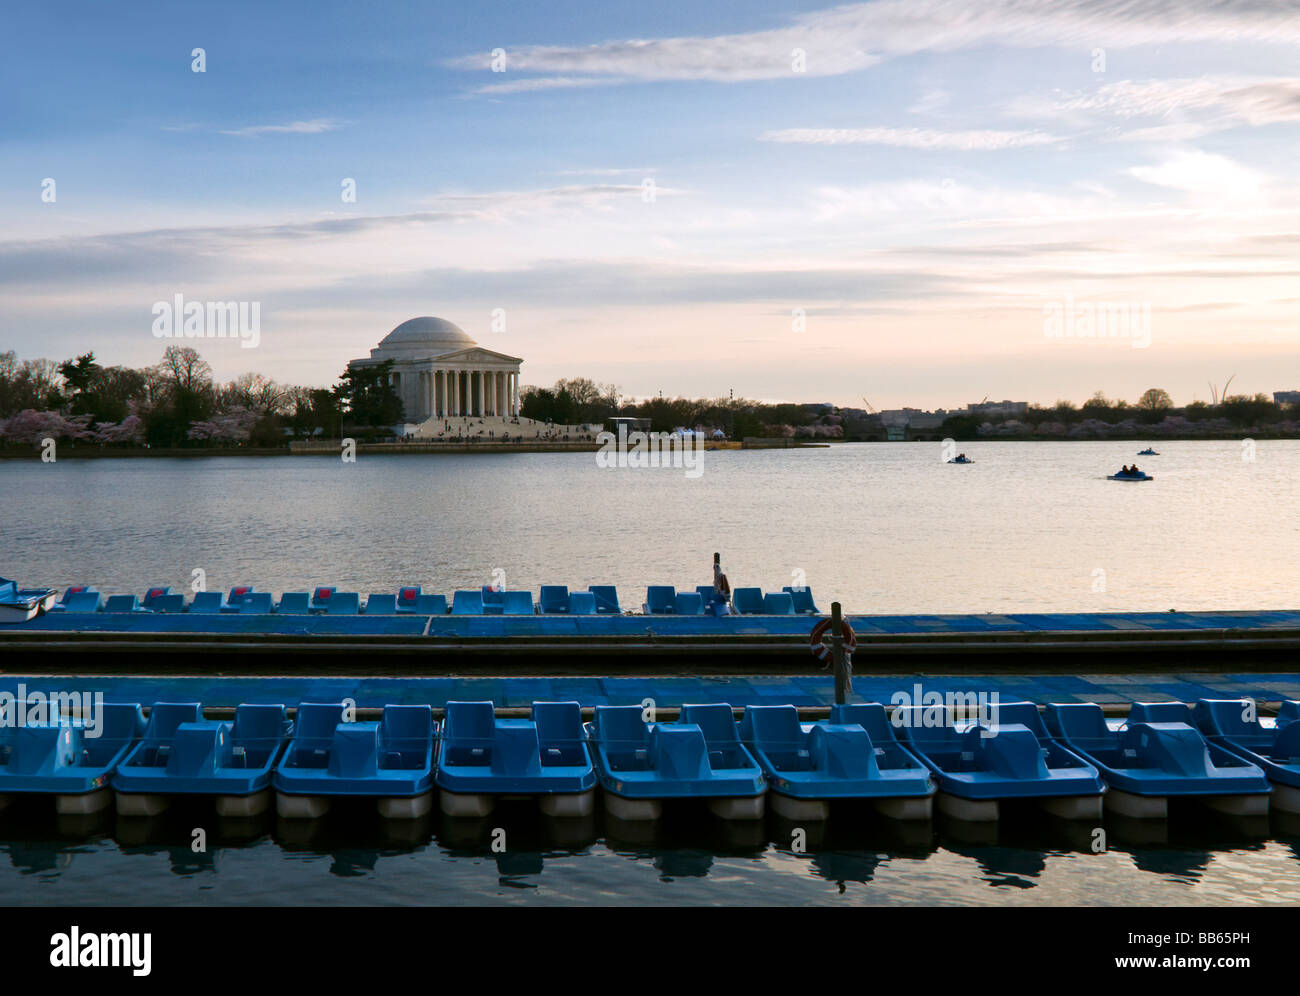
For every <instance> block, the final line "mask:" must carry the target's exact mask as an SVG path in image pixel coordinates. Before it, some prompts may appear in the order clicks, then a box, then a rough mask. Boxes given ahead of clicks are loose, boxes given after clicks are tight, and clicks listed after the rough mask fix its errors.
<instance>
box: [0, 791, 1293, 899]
mask: <svg viewBox="0 0 1300 996" xmlns="http://www.w3.org/2000/svg"><path fill="white" fill-rule="evenodd" d="M45 803H48V800H39V799H38V800H28V801H25V802H24V803H22V804H19V805H15V806H11V807H10V808H9V809H8V810H6V811H4V812H3V813H0V852H3V854H4V856H5V858H7V866H8V868H9V869H11V870H12V871H10V872H9V873H8V874H10V875H11V876H13V877H11V878H10V879H9V881H8V882H3V875H4V874H5V872H3V871H0V887H4V888H5V895H6V897H7V898H8V899H9V900H10V901H13V902H26V901H32V900H34V899H35V898H36V896H35V895H28V894H27V893H25V892H24V891H23V890H22V888H21V887H20V886H19V884H18V883H20V882H21V881H22V880H23V879H25V878H30V879H31V880H32V881H33V882H41V883H44V884H48V883H49V882H50V881H51V880H58V879H59V878H60V877H62V876H65V875H70V874H72V872H73V869H74V867H81V863H82V862H85V863H86V865H85V868H83V869H82V874H80V875H78V877H77V882H78V890H79V891H78V893H77V895H76V897H75V900H73V901H77V902H94V901H97V897H98V901H103V899H104V897H107V898H108V899H109V900H110V901H125V902H132V901H143V900H144V899H145V898H146V897H148V896H150V895H157V894H158V893H157V886H156V885H155V886H154V887H153V891H152V892H151V888H150V886H149V884H148V883H149V881H150V876H153V875H157V874H158V873H159V872H162V869H163V867H164V866H161V865H160V864H159V863H157V859H158V858H159V857H165V858H166V865H165V868H166V871H165V872H163V874H165V875H167V877H169V878H171V879H173V880H175V879H198V880H201V881H202V882H204V883H206V884H203V885H200V886H199V887H200V888H204V889H207V890H218V891H217V893H216V895H217V897H218V899H220V900H221V901H238V900H239V896H238V895H237V894H235V893H229V890H234V889H238V888H240V887H241V885H242V883H243V881H244V880H243V879H241V878H240V875H241V874H242V875H244V876H247V875H248V874H249V868H250V866H249V864H248V861H247V860H241V861H240V863H239V864H240V866H241V869H242V870H241V872H239V873H236V874H224V873H223V863H225V861H226V859H227V858H228V857H229V856H230V855H233V854H236V853H240V852H250V854H251V852H254V851H256V852H259V853H258V856H257V857H256V858H255V859H254V860H255V861H256V863H255V864H253V865H251V868H252V869H253V874H254V875H255V877H256V878H257V879H258V882H259V885H261V886H264V888H265V890H266V891H265V895H266V896H267V897H269V898H270V901H279V899H280V897H281V896H285V895H294V896H299V895H304V893H301V892H299V891H296V890H299V889H301V888H303V887H304V883H305V887H306V888H308V889H315V890H316V891H315V893H314V895H315V896H316V897H317V901H319V902H323V903H328V902H343V903H346V902H350V901H356V900H355V899H352V898H350V897H352V896H355V895H357V894H356V893H354V892H351V891H349V889H353V888H355V887H352V886H347V887H345V886H343V885H342V884H341V883H342V882H343V881H345V880H346V881H350V882H361V883H364V882H367V881H374V882H382V883H383V885H382V886H381V888H382V890H383V891H382V892H381V893H379V894H378V895H380V896H382V897H384V899H385V901H395V902H408V903H419V902H430V901H437V898H435V897H440V896H446V897H449V899H450V900H451V901H457V902H466V903H473V902H476V901H481V900H484V899H492V898H493V896H494V894H495V897H496V898H497V901H501V899H502V898H504V899H505V900H506V901H510V897H515V898H522V899H527V900H528V901H534V900H541V901H550V902H556V901H562V902H583V901H597V900H599V901H617V902H623V901H629V900H636V901H647V902H655V901H667V902H672V901H674V900H680V899H686V900H687V901H692V902H709V901H714V902H719V903H735V902H742V901H746V900H744V899H743V897H742V896H741V894H739V893H738V892H737V891H736V889H737V888H738V887H749V886H758V887H759V888H758V889H757V891H755V892H752V893H749V895H751V896H752V897H753V899H752V900H751V901H754V902H781V901H784V899H783V897H786V896H789V897H791V898H790V899H789V901H792V902H794V901H798V902H809V901H811V902H818V901H821V902H825V901H828V899H836V898H841V899H842V900H847V901H850V902H862V901H878V902H891V903H893V902H909V901H912V902H951V901H974V902H978V903H997V902H1005V901H1015V900H1014V898H1013V897H1015V896H1017V895H1026V894H1029V893H1031V892H1032V893H1034V894H1035V896H1037V895H1038V893H1039V892H1040V891H1041V893H1042V895H1041V897H1038V898H1035V899H1034V900H1032V901H1035V902H1060V901H1068V902H1079V901H1100V900H1101V897H1103V896H1116V895H1119V896H1123V897H1124V898H1125V900H1126V901H1131V902H1171V901H1172V902H1186V901H1189V900H1191V899H1192V898H1193V897H1197V896H1199V897H1209V898H1210V899H1211V900H1213V901H1261V900H1263V901H1287V900H1288V899H1290V900H1292V901H1295V900H1300V817H1292V816H1287V815H1285V814H1275V815H1274V816H1273V817H1272V818H1271V819H1270V818H1263V817H1255V818H1232V817H1227V816H1222V815H1219V814H1213V815H1211V814H1209V813H1204V812H1203V813H1199V814H1197V815H1196V818H1194V819H1193V818H1187V817H1185V816H1183V815H1181V814H1180V818H1176V819H1175V818H1171V819H1170V820H1168V821H1139V820H1129V819H1122V818H1114V817H1107V818H1106V819H1105V820H1104V821H1103V829H1104V830H1105V833H1106V840H1105V843H1106V850H1105V852H1103V853H1094V852H1093V843H1094V840H1095V838H1094V830H1095V828H1093V827H1090V826H1088V825H1086V823H1081V822H1079V823H1072V822H1069V821H1064V820H1057V819H1054V818H1048V817H1043V816H1041V815H1038V816H1035V815H1033V814H1028V813H1019V812H1015V811H1011V812H1009V813H1007V814H1004V818H1003V820H1001V821H1000V822H998V823H993V824H972V823H963V822H961V821H957V820H952V819H948V818H944V817H939V818H937V819H936V820H934V821H917V822H909V823H901V822H896V821H891V820H886V819H883V818H880V817H879V816H878V815H876V814H874V813H871V812H870V811H857V810H854V809H852V808H849V809H836V810H835V811H833V813H832V818H831V820H830V821H828V822H826V823H808V824H806V825H799V824H797V823H794V822H791V821H788V820H784V819H781V818H779V817H777V816H776V815H775V814H769V815H768V817H767V818H766V819H765V820H760V821H735V822H727V821H724V820H719V819H717V818H715V817H712V816H710V815H708V814H707V812H706V811H703V810H695V809H692V808H690V807H687V808H686V809H685V810H680V811H671V812H668V813H666V814H665V816H666V818H665V819H663V820H661V821H657V822H649V823H638V822H632V823H629V822H625V821H620V820H617V819H614V818H612V817H608V816H606V815H604V814H600V813H598V814H597V815H596V816H589V817H584V818H581V819H576V820H575V819H564V820H559V819H549V818H545V817H542V816H541V815H540V814H539V813H538V812H537V810H536V808H535V807H533V806H529V805H519V806H514V805H504V806H502V807H501V808H500V809H499V810H498V811H497V812H496V813H493V814H492V815H491V816H489V817H487V818H485V819H475V820H464V819H461V820H453V819H450V818H446V817H443V816H442V815H441V814H440V813H437V812H436V811H435V812H434V813H431V814H429V815H427V816H425V817H422V818H421V819H418V820H410V821H386V820H383V819H380V818H379V817H378V815H377V814H376V813H375V811H374V809H373V806H348V805H343V806H340V807H338V808H337V809H336V810H335V811H334V812H332V813H330V814H329V815H328V816H327V817H326V818H324V819H321V820H283V819H280V818H279V817H277V816H276V815H275V814H274V813H273V812H268V813H266V814H263V815H261V816H258V817H251V818H248V817H245V818H238V819H227V820H221V819H218V818H217V817H216V816H215V814H213V813H212V812H211V811H210V809H207V808H204V807H198V806H190V805H178V806H174V807H173V808H172V809H170V810H168V811H167V812H165V813H163V814H162V815H160V816H157V817H149V818H143V817H129V818H128V817H117V816H116V815H115V814H114V813H113V812H112V811H111V810H109V811H105V812H102V813H97V814H92V815H90V816H78V817H57V816H56V815H55V814H54V813H53V809H52V807H51V806H49V805H46V804H45ZM196 828H202V829H203V830H204V831H205V832H206V841H205V848H204V849H202V850H196V849H195V847H194V830H195V829H196ZM426 853H427V855H428V858H429V859H431V860H425V859H422V858H421V856H422V855H425V854H426ZM114 855H116V856H117V858H118V859H119V860H118V862H117V863H116V864H114V865H113V867H114V868H115V869H116V870H115V872H114V875H115V876H116V882H115V883H114V882H110V881H106V880H105V881H101V880H100V878H99V875H100V870H101V869H102V868H104V867H105V865H104V861H105V859H106V858H108V857H110V856H114ZM1117 856H1118V857H1119V858H1120V860H1119V861H1118V862H1117V861H1116V857H1117ZM121 858H126V859H128V860H131V861H134V860H135V859H146V860H145V862H144V863H133V864H129V865H127V866H126V867H127V868H129V869H131V870H130V871H129V873H124V872H122V871H121V870H120V869H121V867H122V866H121V864H120V859H121ZM412 858H414V859H416V860H414V861H412V860H411V859H412ZM1062 858H1065V859H1071V860H1073V861H1078V862H1082V863H1083V864H1084V867H1085V868H1086V869H1087V871H1088V876H1089V877H1088V882H1089V887H1088V890H1087V891H1086V892H1084V893H1082V894H1081V893H1080V890H1079V886H1078V878H1077V873H1075V874H1073V875H1071V874H1069V873H1066V872H1065V871H1064V869H1063V867H1062V865H1061V862H1060V860H1059V859H1062ZM321 859H327V860H321ZM575 859H576V860H575ZM397 860H401V862H402V863H401V865H400V869H401V871H400V874H398V875H394V874H393V871H394V870H395V867H394V868H391V869H390V868H388V867H387V866H388V865H389V864H390V863H391V862H393V861H397ZM610 861H613V862H615V864H614V865H610V864H608V862H610ZM268 862H269V863H268ZM593 862H595V863H593ZM600 862H605V864H600ZM313 866H316V867H317V870H316V871H315V872H312V871H310V870H309V869H311V868H312V867H313ZM483 866H486V868H487V869H491V870H494V871H495V875H494V876H493V877H492V879H491V882H492V883H494V886H495V893H494V891H493V888H492V887H491V886H488V887H487V889H486V890H485V882H484V878H483V875H482V869H483ZM623 868H626V871H624V870H622V869H623ZM155 869H156V870H155ZM386 869H387V874H386ZM638 869H643V870H638ZM650 870H652V873H653V874H652V879H653V886H655V887H652V883H651V882H650V881H649V880H647V879H646V878H645V872H646V871H650ZM85 872H90V873H92V874H90V875H89V876H87V875H86V874H85ZM326 872H328V874H326ZM1094 873H1095V875H1096V877H1093V876H1094ZM304 874H306V875H307V876H308V877H307V878H305V879H304V878H303V875H304ZM128 876H129V877H128ZM110 877H112V876H110ZM154 881H155V882H156V881H157V880H156V879H155V880H154ZM330 881H334V882H337V883H340V884H339V885H338V886H335V887H334V888H333V890H332V891H331V889H329V888H328V887H326V885H327V883H328V882H330ZM737 883H739V886H738V884H737ZM972 883H979V884H980V885H982V886H983V887H984V888H982V889H978V890H974V891H972V890H969V889H966V890H963V889H962V886H963V884H965V885H969V884H972ZM1200 885H1210V886H1211V888H1210V890H1209V891H1208V892H1206V891H1198V892H1195V893H1192V892H1188V891H1186V890H1187V888H1188V887H1189V886H1200ZM128 886H129V888H128ZM242 887H245V888H246V887H247V886H246V885H242ZM864 887H869V890H867V889H866V888H864ZM1170 887H1176V890H1177V891H1173V892H1171V891H1170ZM223 888H224V889H226V890H227V892H226V893H223V892H221V891H220V890H221V889H223ZM99 889H102V890H103V891H102V893H101V892H98V891H97V890H99ZM664 890H666V891H664ZM228 893H229V894H228ZM184 895H185V894H184V893H182V894H181V899H179V900H178V901H186V900H185V899H184ZM366 895H374V893H366ZM137 897H138V898H137ZM999 897H1001V898H999ZM45 901H48V899H46V900H45Z"/></svg>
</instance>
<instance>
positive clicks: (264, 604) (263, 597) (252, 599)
mask: <svg viewBox="0 0 1300 996" xmlns="http://www.w3.org/2000/svg"><path fill="white" fill-rule="evenodd" d="M274 610H275V605H274V603H273V602H272V601H271V593H270V592H269V591H251V592H249V593H248V594H247V595H245V596H244V597H243V599H242V600H241V601H240V603H239V611H240V612H241V613H250V614H260V615H267V614H269V613H271V612H273V611H274Z"/></svg>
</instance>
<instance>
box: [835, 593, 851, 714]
mask: <svg viewBox="0 0 1300 996" xmlns="http://www.w3.org/2000/svg"><path fill="white" fill-rule="evenodd" d="M831 660H832V661H833V662H834V667H835V704H836V705H844V703H845V702H846V701H847V700H848V695H849V692H851V691H853V674H852V671H851V670H850V667H851V665H850V664H849V655H848V654H846V653H845V652H844V619H843V616H842V615H841V614H840V603H839V602H831Z"/></svg>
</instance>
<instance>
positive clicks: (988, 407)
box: [966, 401, 1029, 418]
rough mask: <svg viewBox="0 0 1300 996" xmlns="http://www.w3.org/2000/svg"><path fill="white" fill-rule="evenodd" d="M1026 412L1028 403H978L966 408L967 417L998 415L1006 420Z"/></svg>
mask: <svg viewBox="0 0 1300 996" xmlns="http://www.w3.org/2000/svg"><path fill="white" fill-rule="evenodd" d="M1028 410H1029V402H1028V401H980V402H977V403H976V404H973V405H967V406H966V413H967V414H968V415H982V416H984V417H988V416H991V415H998V416H1002V417H1003V418H1006V417H1008V416H1012V415H1023V414H1024V413H1025V412H1027V411H1028Z"/></svg>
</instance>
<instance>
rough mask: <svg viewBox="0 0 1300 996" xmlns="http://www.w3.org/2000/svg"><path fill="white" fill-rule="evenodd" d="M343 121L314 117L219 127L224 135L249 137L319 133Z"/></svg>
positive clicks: (329, 129)
mask: <svg viewBox="0 0 1300 996" xmlns="http://www.w3.org/2000/svg"><path fill="white" fill-rule="evenodd" d="M340 123H341V122H338V121H335V120H334V119H333V118H314V119H313V120H311V121H291V122H290V123H289V124H279V125H250V126H248V127H247V128H232V129H219V131H220V133H221V134H222V135H238V136H239V137H241V138H248V137H252V136H254V135H319V134H320V133H321V132H326V131H334V130H335V129H337V128H338V127H339V125H340Z"/></svg>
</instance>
